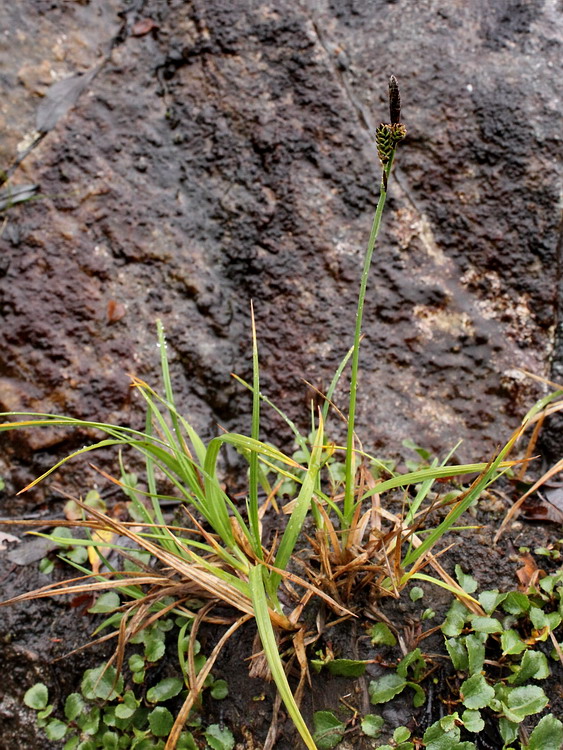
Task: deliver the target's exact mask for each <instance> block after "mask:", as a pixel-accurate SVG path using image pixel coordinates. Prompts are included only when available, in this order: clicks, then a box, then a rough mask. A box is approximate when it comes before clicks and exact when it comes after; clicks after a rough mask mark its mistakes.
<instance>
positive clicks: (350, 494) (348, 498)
mask: <svg viewBox="0 0 563 750" xmlns="http://www.w3.org/2000/svg"><path fill="white" fill-rule="evenodd" d="M394 156H395V151H393V152H392V153H391V157H390V159H389V162H388V163H387V165H386V167H385V169H384V173H383V179H382V182H381V190H380V193H379V200H378V202H377V208H376V210H375V216H374V218H373V225H372V227H371V233H370V236H369V241H368V247H367V251H366V257H365V260H364V270H363V272H362V279H361V282H360V293H359V295H358V309H357V311H356V329H355V332H354V350H353V354H352V375H351V378H350V402H349V407H348V436H347V440H346V485H345V493H344V508H343V514H344V526H345V529H344V530H345V531H346V530H348V529H349V528H350V524H351V523H352V518H353V516H354V510H355V502H354V494H355V493H354V487H355V476H356V464H355V460H354V426H355V419H356V396H357V390H358V366H359V362H360V338H361V335H362V319H363V315H364V302H365V298H366V290H367V284H368V277H369V270H370V267H371V260H372V257H373V250H374V248H375V242H376V240H377V235H378V234H379V227H380V225H381V216H382V214H383V208H384V206H385V199H386V198H387V181H388V179H389V174H390V172H391V166H392V165H393V157H394Z"/></svg>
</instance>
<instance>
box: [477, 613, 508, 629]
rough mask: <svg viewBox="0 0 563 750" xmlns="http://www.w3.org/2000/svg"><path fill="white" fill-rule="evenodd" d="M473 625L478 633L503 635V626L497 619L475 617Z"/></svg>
mask: <svg viewBox="0 0 563 750" xmlns="http://www.w3.org/2000/svg"><path fill="white" fill-rule="evenodd" d="M471 625H472V626H473V628H474V629H475V630H476V631H477V633H502V629H503V628H502V625H501V624H500V622H499V621H498V620H497V619H496V617H481V616H480V615H473V617H472V618H471Z"/></svg>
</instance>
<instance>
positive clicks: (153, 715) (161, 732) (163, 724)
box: [149, 706, 174, 737]
mask: <svg viewBox="0 0 563 750" xmlns="http://www.w3.org/2000/svg"><path fill="white" fill-rule="evenodd" d="M173 724H174V717H173V716H172V714H171V713H170V711H169V710H168V709H167V708H164V706H157V707H156V708H154V709H153V710H152V711H151V712H150V714H149V726H150V728H151V732H152V733H153V734H154V736H155V737H166V736H167V735H168V734H170V730H171V729H172V726H173Z"/></svg>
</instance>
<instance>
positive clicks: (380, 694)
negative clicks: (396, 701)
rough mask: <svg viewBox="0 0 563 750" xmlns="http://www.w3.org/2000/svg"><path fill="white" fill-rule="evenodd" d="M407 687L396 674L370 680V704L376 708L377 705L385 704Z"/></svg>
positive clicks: (402, 678) (404, 681)
mask: <svg viewBox="0 0 563 750" xmlns="http://www.w3.org/2000/svg"><path fill="white" fill-rule="evenodd" d="M406 685H407V681H406V680H405V678H404V677H401V676H400V675H398V674H397V673H396V672H391V673H390V674H386V675H383V677H379V678H378V679H377V680H372V681H371V682H370V684H369V687H368V692H369V697H370V701H371V703H372V704H373V705H374V706H376V705H377V704H378V703H387V701H390V700H391V698H394V697H395V696H396V695H398V694H399V693H401V692H402V691H403V690H404V689H405V687H406Z"/></svg>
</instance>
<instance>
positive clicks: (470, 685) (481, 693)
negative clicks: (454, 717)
mask: <svg viewBox="0 0 563 750" xmlns="http://www.w3.org/2000/svg"><path fill="white" fill-rule="evenodd" d="M460 694H461V698H462V700H463V704H464V705H465V706H466V707H467V708H472V709H477V708H485V706H487V705H488V703H489V701H490V700H491V699H492V698H494V695H495V691H494V689H493V688H492V687H491V686H490V685H488V684H487V681H486V680H485V678H484V677H483V675H482V674H474V675H472V676H471V677H470V678H469V679H468V680H465V682H463V683H462V685H461V687H460Z"/></svg>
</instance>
